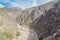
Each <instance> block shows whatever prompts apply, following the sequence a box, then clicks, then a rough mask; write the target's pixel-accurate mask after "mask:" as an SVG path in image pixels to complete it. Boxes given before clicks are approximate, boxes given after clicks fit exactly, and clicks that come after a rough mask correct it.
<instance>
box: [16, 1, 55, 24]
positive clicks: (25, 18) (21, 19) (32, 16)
mask: <svg viewBox="0 0 60 40" xmlns="http://www.w3.org/2000/svg"><path fill="white" fill-rule="evenodd" d="M54 3H55V2H53V1H52V2H49V3H46V4H44V5H41V6H38V7H32V8H29V9H25V10H23V11H22V14H21V15H19V16H18V17H17V22H18V23H20V24H30V23H32V22H33V21H34V20H36V19H37V18H38V17H39V16H40V15H42V14H45V13H46V12H47V11H48V10H49V9H50V8H52V7H53V6H54Z"/></svg>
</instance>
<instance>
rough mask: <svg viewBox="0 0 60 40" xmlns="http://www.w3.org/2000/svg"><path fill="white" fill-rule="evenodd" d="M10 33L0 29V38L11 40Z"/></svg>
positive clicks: (0, 39)
mask: <svg viewBox="0 0 60 40" xmlns="http://www.w3.org/2000/svg"><path fill="white" fill-rule="evenodd" d="M12 37H13V36H12V34H11V33H10V32H9V31H7V30H0V40H12Z"/></svg>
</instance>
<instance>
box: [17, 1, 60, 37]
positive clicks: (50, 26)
mask: <svg viewBox="0 0 60 40" xmlns="http://www.w3.org/2000/svg"><path fill="white" fill-rule="evenodd" d="M17 23H19V24H20V25H22V24H27V25H30V29H33V30H34V31H36V33H37V34H38V35H39V36H41V35H42V36H43V37H47V36H49V35H52V34H54V33H55V32H56V30H57V29H59V28H60V26H59V25H60V1H59V2H57V3H55V2H49V3H47V4H44V5H41V6H38V7H32V8H29V9H26V10H24V11H23V12H22V14H21V15H19V16H18V17H17Z"/></svg>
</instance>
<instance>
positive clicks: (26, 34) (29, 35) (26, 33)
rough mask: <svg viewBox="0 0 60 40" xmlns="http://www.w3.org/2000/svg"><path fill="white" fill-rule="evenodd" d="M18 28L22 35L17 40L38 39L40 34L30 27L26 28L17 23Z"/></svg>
mask: <svg viewBox="0 0 60 40" xmlns="http://www.w3.org/2000/svg"><path fill="white" fill-rule="evenodd" d="M17 27H18V30H19V32H20V33H21V35H20V36H19V37H18V38H17V40H38V35H37V34H36V32H34V31H33V30H30V29H29V28H28V29H26V28H24V27H22V26H20V25H19V24H17Z"/></svg>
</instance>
